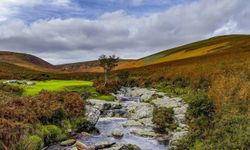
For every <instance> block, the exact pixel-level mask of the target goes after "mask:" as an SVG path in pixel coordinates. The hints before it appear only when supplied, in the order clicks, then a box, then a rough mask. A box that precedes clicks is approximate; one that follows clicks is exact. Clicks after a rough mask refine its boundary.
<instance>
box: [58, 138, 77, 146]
mask: <svg viewBox="0 0 250 150" xmlns="http://www.w3.org/2000/svg"><path fill="white" fill-rule="evenodd" d="M75 143H76V140H75V139H68V140H66V141H62V142H61V143H60V145H61V146H71V145H74V144H75Z"/></svg>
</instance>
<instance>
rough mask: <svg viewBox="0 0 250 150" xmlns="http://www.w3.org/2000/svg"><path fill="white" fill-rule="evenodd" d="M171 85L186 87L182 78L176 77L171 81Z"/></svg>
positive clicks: (186, 84)
mask: <svg viewBox="0 0 250 150" xmlns="http://www.w3.org/2000/svg"><path fill="white" fill-rule="evenodd" d="M173 85H174V86H176V87H187V86H188V83H187V82H186V81H185V80H184V79H183V78H180V77H178V78H176V79H175V80H174V82H173Z"/></svg>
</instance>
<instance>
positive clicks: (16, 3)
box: [0, 0, 71, 23]
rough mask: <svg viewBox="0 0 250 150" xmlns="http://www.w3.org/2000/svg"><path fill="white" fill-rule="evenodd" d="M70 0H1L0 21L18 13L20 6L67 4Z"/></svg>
mask: <svg viewBox="0 0 250 150" xmlns="http://www.w3.org/2000/svg"><path fill="white" fill-rule="evenodd" d="M70 4H71V0H1V2H0V23H1V21H6V20H8V19H12V18H11V17H12V16H15V15H17V14H18V13H19V11H20V8H23V7H24V8H27V7H34V6H36V5H46V6H47V5H57V6H69V5H70Z"/></svg>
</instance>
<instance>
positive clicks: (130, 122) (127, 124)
mask: <svg viewBox="0 0 250 150" xmlns="http://www.w3.org/2000/svg"><path fill="white" fill-rule="evenodd" d="M122 126H123V127H139V126H143V124H142V123H141V122H139V121H135V120H128V121H126V122H125V123H123V124H122Z"/></svg>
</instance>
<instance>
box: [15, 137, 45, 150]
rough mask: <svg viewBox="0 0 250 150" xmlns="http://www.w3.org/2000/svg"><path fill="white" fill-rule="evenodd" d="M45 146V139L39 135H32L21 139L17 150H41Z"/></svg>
mask: <svg viewBox="0 0 250 150" xmlns="http://www.w3.org/2000/svg"><path fill="white" fill-rule="evenodd" d="M42 148H43V140H42V139H41V138H40V137H39V136H37V135H30V136H28V137H26V138H25V139H23V140H21V141H20V142H19V143H18V144H17V147H16V149H17V150H41V149H42Z"/></svg>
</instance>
